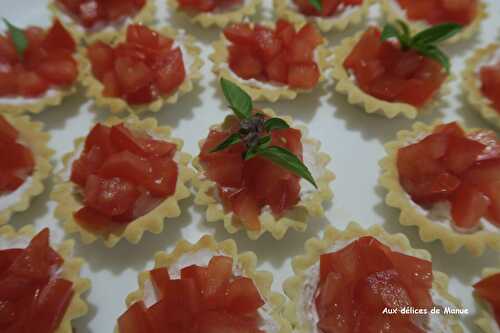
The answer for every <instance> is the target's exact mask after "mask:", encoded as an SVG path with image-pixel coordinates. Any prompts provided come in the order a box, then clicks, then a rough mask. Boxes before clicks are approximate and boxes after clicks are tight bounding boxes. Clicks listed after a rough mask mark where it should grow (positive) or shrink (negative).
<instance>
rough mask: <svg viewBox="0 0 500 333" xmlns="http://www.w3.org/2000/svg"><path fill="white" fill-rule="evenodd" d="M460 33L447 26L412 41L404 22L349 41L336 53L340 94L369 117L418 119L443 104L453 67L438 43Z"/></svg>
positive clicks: (422, 32) (425, 31) (371, 29)
mask: <svg viewBox="0 0 500 333" xmlns="http://www.w3.org/2000/svg"><path fill="white" fill-rule="evenodd" d="M459 30H460V26H458V25H456V24H445V25H439V26H436V27H433V28H429V29H427V30H424V31H421V32H419V33H418V34H416V35H413V36H412V35H411V33H410V30H409V28H408V26H407V25H406V24H405V23H404V22H401V21H398V22H397V25H393V24H387V25H385V27H384V29H383V30H382V31H381V30H380V29H379V28H378V27H375V26H373V27H369V28H368V29H367V30H366V31H364V32H360V33H358V34H357V35H355V36H354V37H348V38H346V39H344V40H343V41H342V42H341V44H340V46H338V47H337V48H336V49H335V50H334V55H335V58H334V60H333V62H334V64H333V66H334V68H333V77H334V79H335V80H336V81H337V84H336V90H337V91H338V92H339V93H342V94H345V95H347V99H348V101H349V103H350V104H355V105H360V106H362V107H363V108H364V110H365V111H366V112H367V113H378V114H381V115H383V116H385V117H388V118H393V117H395V116H397V115H400V114H402V115H403V116H405V117H407V118H411V119H413V118H415V117H416V116H417V115H418V114H419V113H420V112H421V111H423V110H424V109H432V108H433V107H434V106H436V104H438V103H439V102H440V100H439V99H438V98H437V97H438V95H439V94H438V92H439V91H440V89H441V86H442V85H443V83H444V82H445V81H446V79H447V77H448V76H449V70H450V64H449V60H448V58H447V57H446V55H445V54H444V53H443V52H442V51H440V50H439V48H438V47H437V46H436V43H437V42H440V41H442V40H444V39H446V38H449V37H450V36H452V35H453V34H455V33H457V32H458V31H459ZM441 90H442V89H441Z"/></svg>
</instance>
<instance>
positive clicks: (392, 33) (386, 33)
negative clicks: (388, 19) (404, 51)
mask: <svg viewBox="0 0 500 333" xmlns="http://www.w3.org/2000/svg"><path fill="white" fill-rule="evenodd" d="M389 38H397V39H398V40H400V41H401V35H400V34H399V31H398V29H397V28H396V27H395V26H394V25H393V24H391V23H387V24H386V25H384V29H383V30H382V35H381V36H380V39H381V40H382V41H386V40H388V39H389Z"/></svg>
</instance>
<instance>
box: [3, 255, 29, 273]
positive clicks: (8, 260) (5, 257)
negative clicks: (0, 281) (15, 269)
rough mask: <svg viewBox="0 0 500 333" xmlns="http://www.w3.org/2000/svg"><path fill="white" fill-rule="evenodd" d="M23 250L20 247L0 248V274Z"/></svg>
mask: <svg viewBox="0 0 500 333" xmlns="http://www.w3.org/2000/svg"><path fill="white" fill-rule="evenodd" d="M23 252H24V250H22V249H6V250H0V276H2V274H3V273H4V272H5V271H6V270H7V269H8V268H9V267H10V266H11V265H12V263H13V262H14V260H15V259H16V258H17V257H18V256H19V255H20V254H22V253H23Z"/></svg>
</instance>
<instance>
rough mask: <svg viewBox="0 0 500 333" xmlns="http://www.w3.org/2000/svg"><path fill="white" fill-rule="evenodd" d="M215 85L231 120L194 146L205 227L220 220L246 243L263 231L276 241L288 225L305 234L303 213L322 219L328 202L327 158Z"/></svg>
mask: <svg viewBox="0 0 500 333" xmlns="http://www.w3.org/2000/svg"><path fill="white" fill-rule="evenodd" d="M221 83H222V88H223V91H224V94H225V96H226V98H227V99H228V102H229V104H230V106H231V108H232V109H233V110H234V111H235V114H236V116H228V117H226V119H225V121H224V122H223V123H222V124H220V125H216V126H213V127H212V128H211V129H210V133H209V135H208V137H207V138H206V139H204V140H202V141H201V142H200V148H201V152H200V155H199V156H198V157H197V158H196V159H195V160H194V162H193V164H194V166H195V168H196V169H197V170H198V176H197V178H196V179H195V180H194V181H193V184H194V186H195V188H196V189H197V193H196V196H195V203H196V204H198V205H203V206H207V211H206V218H207V221H208V222H215V221H219V220H222V221H223V222H224V226H225V228H226V230H227V231H228V232H230V233H235V232H237V231H238V230H240V229H245V230H246V231H247V234H248V237H250V238H251V239H257V238H259V237H260V236H261V235H262V234H263V233H265V232H270V233H271V234H272V236H273V237H275V238H276V239H281V238H283V237H284V235H285V233H286V232H287V230H288V228H293V229H296V230H300V231H304V230H305V229H306V227H307V220H308V218H309V216H310V215H312V216H323V214H324V211H323V207H322V203H323V202H324V201H327V200H330V199H331V197H332V191H331V189H330V183H331V182H332V180H333V179H334V178H335V177H334V175H333V173H332V172H331V171H329V170H328V169H327V168H326V165H327V164H328V162H329V161H330V157H329V156H328V155H327V154H324V153H321V152H320V151H319V149H320V143H319V142H318V141H316V140H314V139H311V138H309V137H308V136H307V130H306V129H305V128H302V127H296V128H293V127H291V126H292V120H291V119H290V118H277V117H275V115H274V112H272V111H271V110H269V109H264V110H256V109H254V108H253V105H252V101H251V99H250V97H249V96H248V95H246V94H245V92H244V91H243V90H241V89H240V88H238V86H236V85H235V84H233V83H231V82H230V81H227V80H225V79H222V80H221ZM301 178H302V180H301Z"/></svg>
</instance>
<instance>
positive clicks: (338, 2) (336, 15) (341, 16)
mask: <svg viewBox="0 0 500 333" xmlns="http://www.w3.org/2000/svg"><path fill="white" fill-rule="evenodd" d="M273 4H274V9H275V10H276V14H277V16H278V17H282V18H285V19H287V20H290V21H292V22H294V23H305V22H310V21H313V22H314V23H315V24H317V25H318V27H319V29H320V30H321V31H324V32H327V31H330V30H341V31H342V30H345V29H347V27H348V26H349V25H353V24H358V23H360V22H361V20H362V19H363V18H365V17H366V16H367V15H368V10H369V8H370V5H371V4H372V0H273Z"/></svg>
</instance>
